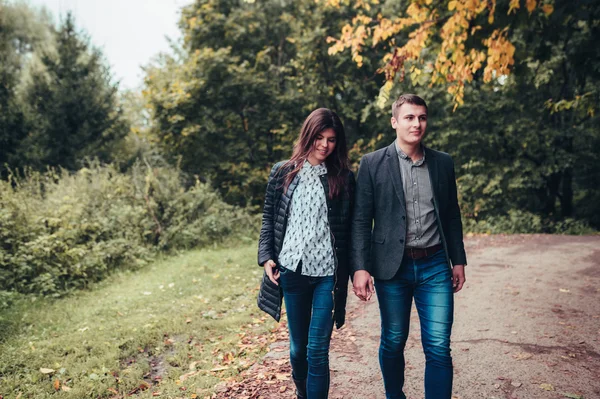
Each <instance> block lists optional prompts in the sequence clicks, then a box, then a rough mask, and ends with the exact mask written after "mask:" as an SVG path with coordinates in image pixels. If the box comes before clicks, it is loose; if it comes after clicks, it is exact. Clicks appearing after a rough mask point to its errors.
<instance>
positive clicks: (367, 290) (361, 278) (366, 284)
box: [352, 270, 375, 301]
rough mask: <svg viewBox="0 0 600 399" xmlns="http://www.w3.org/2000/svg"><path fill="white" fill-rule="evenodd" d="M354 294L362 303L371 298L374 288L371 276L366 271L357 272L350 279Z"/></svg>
mask: <svg viewBox="0 0 600 399" xmlns="http://www.w3.org/2000/svg"><path fill="white" fill-rule="evenodd" d="M352 285H353V291H354V294H355V295H356V296H357V297H359V298H360V300H362V301H368V300H370V299H371V296H373V293H374V292H375V288H374V287H373V279H372V278H371V274H370V273H369V272H368V271H366V270H357V271H356V272H354V278H353V279H352Z"/></svg>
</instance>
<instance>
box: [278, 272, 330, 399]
mask: <svg viewBox="0 0 600 399" xmlns="http://www.w3.org/2000/svg"><path fill="white" fill-rule="evenodd" d="M280 273H281V277H280V280H279V283H280V284H281V288H282V289H283V298H284V300H285V308H286V311H287V318H288V329H289V333H290V363H291V364H292V375H293V377H294V378H295V379H296V380H304V379H306V393H307V396H308V399H321V398H327V395H328V393H329V342H330V340H331V331H332V329H333V287H334V277H333V276H327V277H308V276H302V275H301V274H300V273H299V272H293V271H291V270H288V269H285V268H283V267H282V268H280Z"/></svg>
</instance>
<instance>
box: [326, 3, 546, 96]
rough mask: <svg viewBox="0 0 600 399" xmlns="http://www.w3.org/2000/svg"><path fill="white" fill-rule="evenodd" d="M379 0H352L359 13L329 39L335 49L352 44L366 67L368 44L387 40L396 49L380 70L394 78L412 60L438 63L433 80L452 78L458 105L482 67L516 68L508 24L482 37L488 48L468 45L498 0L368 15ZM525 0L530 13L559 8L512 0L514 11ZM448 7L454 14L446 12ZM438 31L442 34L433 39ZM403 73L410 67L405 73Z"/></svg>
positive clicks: (488, 71) (488, 72)
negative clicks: (402, 13)
mask: <svg viewBox="0 0 600 399" xmlns="http://www.w3.org/2000/svg"><path fill="white" fill-rule="evenodd" d="M315 1H316V2H319V1H323V2H325V3H326V4H327V5H328V6H330V7H341V6H343V5H346V6H350V5H351V3H352V2H349V1H344V0H315ZM377 3H379V2H378V1H375V0H371V1H368V0H361V1H360V2H353V3H352V5H353V8H354V9H356V10H357V15H356V16H355V17H354V18H353V19H352V21H351V22H350V23H349V24H347V25H345V26H344V27H343V28H342V32H341V34H340V36H339V37H338V38H335V37H329V38H328V39H327V41H328V43H330V44H331V47H330V48H329V54H330V55H334V54H337V53H339V52H342V51H344V50H346V49H350V51H351V54H352V59H353V61H354V62H355V63H356V65H357V66H358V67H359V68H360V67H361V66H362V65H363V62H364V58H363V55H362V52H363V49H364V47H365V46H371V47H375V46H377V45H380V44H382V43H385V44H387V46H386V47H388V48H389V49H390V50H389V52H387V53H386V54H384V55H383V56H382V57H381V58H382V61H383V62H384V63H385V65H384V66H383V67H382V68H380V70H379V72H380V73H385V76H386V80H387V81H388V82H390V81H391V82H392V83H393V82H394V80H395V78H396V74H397V72H398V71H400V70H404V68H405V67H406V66H405V62H406V61H413V63H417V64H421V65H422V66H424V65H425V64H427V65H428V66H431V65H432V66H433V67H432V68H427V69H428V71H429V75H430V80H429V84H430V85H436V84H447V91H448V93H450V94H451V95H452V96H453V97H454V100H455V107H456V106H458V105H460V104H462V103H463V99H464V85H465V84H467V83H469V82H471V81H472V80H473V77H474V74H475V73H477V72H478V71H480V70H481V69H482V68H483V78H484V81H486V82H490V81H492V80H493V79H495V78H499V77H500V76H503V75H508V74H509V73H510V68H511V67H512V65H513V64H514V53H515V47H514V45H513V44H512V43H511V42H510V40H509V39H508V28H507V27H502V26H501V27H498V28H497V29H494V30H493V31H492V32H491V33H490V34H489V35H487V36H482V37H480V38H478V39H479V40H478V41H479V42H480V43H482V44H483V46H484V49H475V48H467V45H466V43H467V41H468V39H469V38H471V37H474V36H476V35H477V34H478V32H480V31H481V30H482V26H481V25H477V24H476V22H475V21H476V19H477V21H479V18H478V17H479V16H481V15H485V14H486V13H487V21H488V23H489V24H493V23H494V13H495V12H496V0H489V1H483V0H451V1H448V2H444V3H443V4H442V5H439V6H433V5H432V4H433V2H432V1H431V0H412V1H411V2H410V4H409V5H408V7H407V8H406V16H405V17H397V18H384V17H383V16H382V15H381V14H380V15H378V16H377V17H376V18H372V17H369V16H367V15H366V14H367V11H368V10H370V6H371V5H374V4H377ZM521 3H524V6H525V9H526V10H527V12H528V13H529V14H531V13H533V12H534V11H535V10H536V9H537V8H539V9H540V10H541V11H542V12H543V13H544V14H545V15H546V16H548V15H550V14H551V13H552V12H553V11H554V7H553V5H552V2H551V1H549V0H544V1H539V0H511V1H510V3H509V10H508V14H509V15H510V14H516V13H517V12H518V10H519V9H520V8H521ZM448 11H450V12H451V15H450V16H448V17H446V16H445V15H447V12H448ZM440 15H444V16H445V17H443V18H442V17H440ZM408 27H412V28H413V30H412V31H411V32H410V33H409V35H408V39H407V40H406V41H405V42H404V44H402V45H400V46H399V45H397V43H396V35H397V34H398V33H400V32H401V31H402V30H404V29H406V28H408ZM479 35H481V33H479ZM434 37H437V38H438V39H441V40H432V39H433V38H434ZM424 50H427V51H424ZM432 56H433V57H434V61H433V63H432ZM421 69H423V68H421ZM421 69H420V70H421ZM403 76H404V73H402V74H401V78H402V77H403ZM419 81H420V82H421V81H422V79H419ZM413 83H415V82H413ZM392 86H393V85H390V84H388V83H386V85H385V86H384V87H382V90H381V94H380V99H379V100H380V101H378V103H379V104H380V105H384V106H385V102H386V101H387V100H386V99H385V97H386V94H387V95H389V92H390V90H391V87H392Z"/></svg>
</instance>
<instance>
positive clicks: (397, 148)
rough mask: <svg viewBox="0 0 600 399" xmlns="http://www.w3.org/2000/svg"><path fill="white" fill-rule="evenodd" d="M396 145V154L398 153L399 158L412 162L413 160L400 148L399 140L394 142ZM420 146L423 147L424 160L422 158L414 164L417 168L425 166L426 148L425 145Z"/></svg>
mask: <svg viewBox="0 0 600 399" xmlns="http://www.w3.org/2000/svg"><path fill="white" fill-rule="evenodd" d="M394 144H395V147H396V152H397V153H398V156H399V157H400V158H402V159H405V160H408V161H410V162H412V159H411V158H410V157H409V156H408V155H406V153H405V152H404V151H402V150H401V149H400V146H398V140H397V139H396V140H395V141H394ZM419 145H420V146H421V151H422V152H423V158H421V159H419V160H418V161H417V162H415V163H414V165H415V166H421V165H423V163H425V147H423V144H419Z"/></svg>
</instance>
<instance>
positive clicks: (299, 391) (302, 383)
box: [292, 377, 306, 399]
mask: <svg viewBox="0 0 600 399" xmlns="http://www.w3.org/2000/svg"><path fill="white" fill-rule="evenodd" d="M292 379H293V380H294V384H296V397H297V398H298V399H306V380H297V379H295V378H294V377H292Z"/></svg>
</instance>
